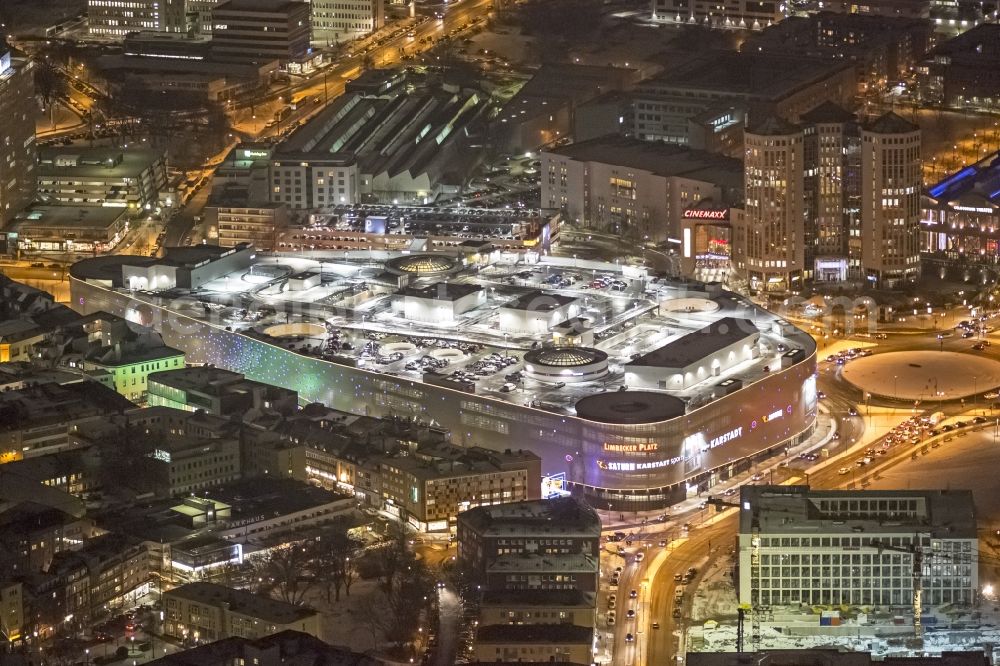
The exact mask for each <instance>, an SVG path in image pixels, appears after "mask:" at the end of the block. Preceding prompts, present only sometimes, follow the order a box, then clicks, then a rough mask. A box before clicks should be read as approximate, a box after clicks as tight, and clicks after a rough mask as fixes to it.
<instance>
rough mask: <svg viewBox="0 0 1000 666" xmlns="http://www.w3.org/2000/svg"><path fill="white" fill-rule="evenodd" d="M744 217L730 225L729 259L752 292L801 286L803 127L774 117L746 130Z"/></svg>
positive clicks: (803, 261) (803, 269)
mask: <svg viewBox="0 0 1000 666" xmlns="http://www.w3.org/2000/svg"><path fill="white" fill-rule="evenodd" d="M743 136H744V155H745V157H744V171H745V192H744V196H745V198H746V203H745V204H744V211H745V216H744V217H743V218H742V219H741V221H740V223H739V224H737V225H735V226H734V228H733V241H734V252H733V254H734V256H733V264H734V267H735V268H737V270H739V271H741V272H744V273H745V274H746V276H747V280H748V281H749V284H750V288H751V289H752V290H754V291H778V292H785V291H792V290H795V289H800V288H801V287H802V285H803V282H804V280H805V279H806V278H807V277H808V274H807V270H806V255H805V247H806V237H805V233H806V221H805V204H804V184H803V178H804V174H805V166H804V162H803V137H802V132H801V130H800V129H799V128H798V127H796V126H794V125H791V124H790V123H786V122H784V121H782V120H780V119H779V118H776V117H774V116H771V117H768V118H767V119H765V120H763V121H762V122H760V123H759V124H756V125H752V126H750V127H748V128H747V130H746V132H745V133H744V135H743Z"/></svg>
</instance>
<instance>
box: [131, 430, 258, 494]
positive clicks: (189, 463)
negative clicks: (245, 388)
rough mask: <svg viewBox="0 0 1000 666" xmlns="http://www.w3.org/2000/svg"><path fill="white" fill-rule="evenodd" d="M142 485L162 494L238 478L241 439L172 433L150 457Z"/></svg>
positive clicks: (190, 490) (203, 486)
mask: <svg viewBox="0 0 1000 666" xmlns="http://www.w3.org/2000/svg"><path fill="white" fill-rule="evenodd" d="M149 470H150V479H149V483H148V485H145V486H144V488H145V489H146V490H148V491H154V492H156V493H157V494H158V495H160V496H162V497H178V496H182V495H189V494H191V493H193V492H195V491H203V490H205V489H206V488H214V487H216V486H220V485H222V484H224V483H229V482H231V481H236V480H237V479H239V478H240V477H241V475H242V474H241V464H240V442H239V440H238V439H230V438H220V437H215V438H211V439H203V438H200V437H188V436H179V435H173V436H168V437H167V438H166V439H165V441H163V442H160V443H159V444H158V447H157V448H156V450H154V451H153V453H152V455H151V456H150V460H149Z"/></svg>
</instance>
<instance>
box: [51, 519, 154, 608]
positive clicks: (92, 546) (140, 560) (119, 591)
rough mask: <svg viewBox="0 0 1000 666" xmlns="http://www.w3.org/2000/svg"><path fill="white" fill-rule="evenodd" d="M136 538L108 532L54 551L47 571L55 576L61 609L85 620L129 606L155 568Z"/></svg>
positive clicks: (146, 587)
mask: <svg viewBox="0 0 1000 666" xmlns="http://www.w3.org/2000/svg"><path fill="white" fill-rule="evenodd" d="M151 565H152V562H151V560H150V556H149V553H148V551H147V550H146V546H145V544H144V543H142V541H140V540H139V539H135V538H133V537H130V536H126V535H124V534H117V533H109V534H102V535H101V536H97V537H94V538H93V539H90V540H88V541H86V542H85V543H84V544H83V545H82V546H81V547H80V548H79V549H77V550H74V551H67V552H62V553H59V554H58V555H56V556H55V557H54V558H53V560H52V564H51V565H50V566H49V568H48V573H49V574H51V575H53V576H55V577H56V578H57V580H58V583H57V585H56V588H57V592H56V594H57V595H59V596H60V597H61V598H60V599H59V603H60V612H61V613H63V614H65V615H72V616H74V617H78V618H80V619H81V620H82V621H87V619H89V618H93V617H95V616H101V615H103V614H104V612H105V610H106V609H111V608H125V607H129V606H131V605H132V604H133V603H135V601H136V600H138V599H139V598H140V597H142V596H143V595H145V594H147V593H148V592H149V583H150V579H151V576H152V571H153V570H154V569H153V567H152V566H151Z"/></svg>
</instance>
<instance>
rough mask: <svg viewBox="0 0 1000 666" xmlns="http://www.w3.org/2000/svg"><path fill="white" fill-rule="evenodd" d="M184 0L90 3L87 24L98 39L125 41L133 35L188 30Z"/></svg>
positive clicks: (118, 0)
mask: <svg viewBox="0 0 1000 666" xmlns="http://www.w3.org/2000/svg"><path fill="white" fill-rule="evenodd" d="M184 9H185V6H184V0H87V25H88V26H89V27H90V34H91V35H93V36H95V37H110V38H114V39H123V38H124V37H125V35H127V34H128V33H130V32H140V31H143V30H152V31H156V32H176V33H181V32H184V31H185V27H186V24H187V18H186V16H185V13H184Z"/></svg>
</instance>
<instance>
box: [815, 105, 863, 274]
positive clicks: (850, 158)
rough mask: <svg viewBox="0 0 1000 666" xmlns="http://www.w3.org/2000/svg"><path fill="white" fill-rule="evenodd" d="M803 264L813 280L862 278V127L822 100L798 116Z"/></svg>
mask: <svg viewBox="0 0 1000 666" xmlns="http://www.w3.org/2000/svg"><path fill="white" fill-rule="evenodd" d="M801 120H802V133H803V161H804V168H805V174H804V180H803V189H804V191H805V216H806V221H807V224H806V230H805V243H806V247H805V255H806V256H805V267H806V270H807V271H809V274H810V277H811V278H812V279H813V280H815V281H817V282H831V281H832V282H837V281H843V280H846V279H852V280H858V279H861V197H862V194H863V190H864V191H870V188H866V187H863V183H862V180H861V126H860V124H859V123H858V122H857V120H856V118H855V116H854V114H852V113H849V112H847V111H845V110H844V109H842V108H840V107H839V106H836V105H835V104H832V103H830V102H827V103H825V104H821V105H820V106H818V107H816V108H815V109H813V110H812V111H807V112H806V113H804V114H803V115H802V118H801Z"/></svg>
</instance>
